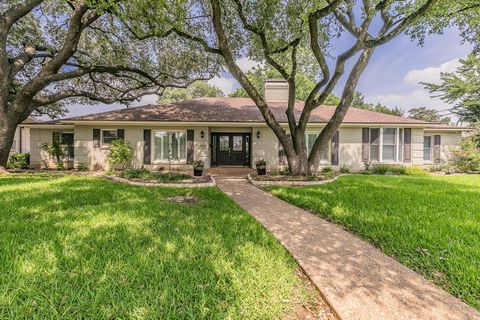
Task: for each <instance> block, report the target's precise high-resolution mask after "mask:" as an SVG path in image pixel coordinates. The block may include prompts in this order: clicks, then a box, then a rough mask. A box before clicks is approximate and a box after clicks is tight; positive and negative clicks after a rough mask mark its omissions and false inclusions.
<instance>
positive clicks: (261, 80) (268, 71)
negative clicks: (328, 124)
mask: <svg viewBox="0 0 480 320" xmlns="http://www.w3.org/2000/svg"><path fill="white" fill-rule="evenodd" d="M246 76H247V78H248V80H250V82H251V83H252V84H253V85H254V87H255V88H256V89H257V91H258V92H259V93H260V94H262V95H263V94H264V91H265V90H264V89H265V88H264V84H265V80H267V79H279V78H281V75H280V73H279V72H278V71H276V70H275V69H273V68H272V67H269V66H260V67H256V68H253V69H252V70H250V71H248V72H247V73H246ZM295 85H296V90H297V91H296V94H297V95H296V97H295V98H296V99H297V100H306V99H307V97H308V95H309V94H310V92H311V91H312V89H313V87H314V86H315V81H314V79H312V78H310V77H309V75H308V74H307V73H304V72H298V74H297V77H296V82H295ZM228 96H229V97H239V98H248V94H247V92H246V91H245V89H243V88H238V89H237V90H235V91H234V92H232V93H231V94H229V95H228ZM339 102H340V98H338V97H337V96H335V95H334V94H330V95H329V96H328V97H327V99H326V100H325V104H326V105H337V104H338V103H339Z"/></svg>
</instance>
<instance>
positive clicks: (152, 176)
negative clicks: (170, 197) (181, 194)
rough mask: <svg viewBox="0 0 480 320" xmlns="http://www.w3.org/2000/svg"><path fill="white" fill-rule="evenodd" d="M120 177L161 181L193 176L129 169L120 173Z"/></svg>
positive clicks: (179, 179) (185, 178)
mask: <svg viewBox="0 0 480 320" xmlns="http://www.w3.org/2000/svg"><path fill="white" fill-rule="evenodd" d="M120 177H122V178H125V179H137V180H146V181H159V182H178V181H182V180H187V179H191V178H192V177H191V176H190V175H188V174H185V173H173V172H171V173H161V172H156V171H150V170H147V169H127V170H125V171H123V172H122V173H120Z"/></svg>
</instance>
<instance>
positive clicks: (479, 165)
mask: <svg viewBox="0 0 480 320" xmlns="http://www.w3.org/2000/svg"><path fill="white" fill-rule="evenodd" d="M450 154H451V160H452V162H453V164H454V165H455V167H456V168H457V169H458V170H460V171H462V172H469V171H480V149H479V148H478V146H477V144H476V143H475V141H474V140H473V139H472V138H467V139H463V140H462V142H460V146H459V147H458V148H453V149H452V150H451V151H450Z"/></svg>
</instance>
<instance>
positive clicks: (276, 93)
mask: <svg viewBox="0 0 480 320" xmlns="http://www.w3.org/2000/svg"><path fill="white" fill-rule="evenodd" d="M264 97H265V100H266V101H282V102H286V101H288V83H287V81H286V80H282V79H267V80H265V93H264Z"/></svg>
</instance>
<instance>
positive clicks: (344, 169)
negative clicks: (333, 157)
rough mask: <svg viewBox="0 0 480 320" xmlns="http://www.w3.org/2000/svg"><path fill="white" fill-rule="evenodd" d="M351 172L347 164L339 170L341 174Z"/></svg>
mask: <svg viewBox="0 0 480 320" xmlns="http://www.w3.org/2000/svg"><path fill="white" fill-rule="evenodd" d="M350 171H351V170H350V167H349V166H347V165H345V164H344V165H342V166H341V167H340V170H339V172H340V173H350Z"/></svg>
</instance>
